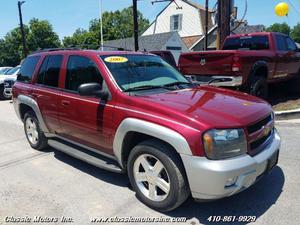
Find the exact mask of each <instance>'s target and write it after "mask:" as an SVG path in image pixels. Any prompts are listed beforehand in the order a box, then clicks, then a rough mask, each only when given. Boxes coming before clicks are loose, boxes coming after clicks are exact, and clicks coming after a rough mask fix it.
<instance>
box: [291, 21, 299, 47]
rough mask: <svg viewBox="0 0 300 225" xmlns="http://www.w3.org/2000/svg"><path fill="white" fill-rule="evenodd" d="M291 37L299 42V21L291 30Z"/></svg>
mask: <svg viewBox="0 0 300 225" xmlns="http://www.w3.org/2000/svg"><path fill="white" fill-rule="evenodd" d="M291 37H292V38H293V39H294V41H296V42H298V43H300V23H298V24H297V25H296V26H294V28H293V29H292V31H291Z"/></svg>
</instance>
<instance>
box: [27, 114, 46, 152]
mask: <svg viewBox="0 0 300 225" xmlns="http://www.w3.org/2000/svg"><path fill="white" fill-rule="evenodd" d="M24 130H25V134H26V138H27V140H28V142H29V144H30V146H31V147H32V148H34V149H36V150H39V151H41V150H44V149H45V148H46V147H47V146H48V140H47V138H46V137H45V135H44V133H43V131H42V130H41V128H40V125H39V121H38V119H37V118H36V115H35V114H34V112H33V111H28V112H26V114H25V116H24Z"/></svg>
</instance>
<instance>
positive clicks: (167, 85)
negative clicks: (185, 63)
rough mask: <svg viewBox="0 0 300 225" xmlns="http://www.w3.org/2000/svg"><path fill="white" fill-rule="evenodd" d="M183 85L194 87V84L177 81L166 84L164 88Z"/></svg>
mask: <svg viewBox="0 0 300 225" xmlns="http://www.w3.org/2000/svg"><path fill="white" fill-rule="evenodd" d="M181 84H187V85H193V84H192V83H190V82H186V81H176V82H173V83H169V84H165V85H164V86H165V87H170V86H177V85H181Z"/></svg>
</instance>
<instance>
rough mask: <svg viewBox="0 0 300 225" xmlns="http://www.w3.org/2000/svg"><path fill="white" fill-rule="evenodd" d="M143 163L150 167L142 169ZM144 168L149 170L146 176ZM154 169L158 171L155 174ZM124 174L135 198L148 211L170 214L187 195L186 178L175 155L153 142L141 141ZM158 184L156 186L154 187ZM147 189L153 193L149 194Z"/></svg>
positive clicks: (165, 147) (134, 149) (130, 157)
mask: <svg viewBox="0 0 300 225" xmlns="http://www.w3.org/2000/svg"><path fill="white" fill-rule="evenodd" d="M144 159H146V161H144ZM145 162H148V166H149V165H150V166H149V167H148V166H145V165H147V163H145ZM142 164H143V165H142ZM154 165H155V166H154ZM156 165H160V166H157V167H156ZM145 167H146V168H147V167H148V168H150V170H148V171H149V172H148V173H146V172H145V171H146V169H145ZM155 168H160V170H159V169H158V170H156V171H155ZM127 171H128V176H129V180H130V183H131V185H132V187H133V190H134V191H135V192H136V196H137V198H138V199H139V200H140V201H141V202H143V203H144V204H145V205H147V206H149V207H150V208H152V209H155V210H158V211H162V212H167V211H171V210H173V209H175V208H177V207H179V206H180V205H181V204H182V203H183V202H184V201H185V200H186V199H187V198H188V197H189V195H190V189H189V186H188V182H187V178H186V174H185V171H184V168H183V165H182V163H181V161H180V159H179V157H178V155H176V153H175V152H174V150H173V149H171V148H170V147H169V146H167V145H165V144H163V143H160V142H158V141H156V140H148V141H144V142H142V143H140V144H138V145H137V146H135V147H134V148H133V149H132V151H131V152H130V155H129V158H128V163H127ZM137 171H138V172H137ZM145 174H148V177H147V175H145ZM138 179H139V180H140V181H138ZM162 180H164V182H162ZM158 181H159V185H156V184H157V183H158ZM153 186H154V187H153ZM151 187H152V188H151ZM161 187H162V188H161ZM168 187H169V188H168ZM150 189H151V190H154V191H151V192H150ZM163 189H164V190H163ZM150 193H154V194H152V195H151V194H150Z"/></svg>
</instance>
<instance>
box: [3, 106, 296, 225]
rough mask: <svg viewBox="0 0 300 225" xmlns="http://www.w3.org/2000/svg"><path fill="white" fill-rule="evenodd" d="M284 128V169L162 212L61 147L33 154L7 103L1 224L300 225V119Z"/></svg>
mask: <svg viewBox="0 0 300 225" xmlns="http://www.w3.org/2000/svg"><path fill="white" fill-rule="evenodd" d="M277 128H278V130H279V132H280V134H281V136H282V140H283V142H282V149H281V153H280V159H279V164H278V166H277V167H275V168H274V170H273V171H272V172H271V173H270V174H269V175H268V176H266V177H264V178H263V179H262V180H260V181H259V182H258V183H257V184H256V185H254V186H252V187H251V188H249V189H248V190H246V191H244V192H242V193H240V194H238V195H235V196H232V197H230V198H226V199H223V200H219V201H215V202H209V203H195V202H194V201H193V200H192V199H190V200H188V201H187V202H186V203H185V204H184V205H182V206H181V207H180V208H178V209H176V210H175V211H173V212H170V213H159V212H156V211H153V210H151V209H149V208H148V207H146V206H144V205H143V204H142V203H140V202H139V201H138V200H137V199H136V197H135V194H134V192H133V191H131V190H130V188H129V181H128V178H127V177H126V176H125V175H118V174H114V173H110V172H106V171H104V170H101V169H98V168H96V167H93V166H90V165H88V164H86V163H84V162H81V161H79V160H76V159H73V158H72V157H69V156H67V155H65V154H63V153H60V152H57V151H55V150H54V149H49V151H47V152H42V153H41V152H36V151H34V150H33V149H31V148H30V146H29V144H28V143H27V140H26V138H25V135H24V131H23V125H22V123H21V122H20V121H19V120H18V119H17V117H16V115H15V112H14V110H13V106H12V104H11V103H10V102H9V101H0V224H1V225H4V224H18V225H20V224H76V225H77V224H78V225H86V224H91V223H90V221H91V219H92V218H101V217H115V216H118V217H123V216H124V217H128V216H132V217H151V218H153V217H159V218H161V217H163V218H173V217H186V218H187V219H188V221H187V222H186V223H182V224H192V225H195V224H199V223H200V224H208V223H209V222H208V221H207V219H208V218H209V217H210V216H256V218H257V220H256V222H255V224H286V225H288V224H293V225H294V224H299V222H300V221H299V218H300V217H299V215H300V194H299V193H300V151H299V146H300V141H299V140H300V139H299V137H300V121H299V120H294V121H292V122H282V121H281V122H280V123H278V124H277ZM7 216H9V217H12V216H13V217H14V218H18V217H26V216H27V217H28V218H33V217H35V216H41V217H48V218H58V219H59V220H60V219H61V218H62V217H68V218H70V220H71V222H70V223H62V222H58V223H33V222H30V223H11V222H5V219H6V217H7ZM94 224H103V223H94ZM112 224H124V223H121V222H120V223H112ZM135 224H142V223H135ZM147 224H167V223H147ZM170 224H171V223H170ZM176 224H181V223H176ZM217 224H222V223H220V222H219V223H217ZM227 224H228V223H227Z"/></svg>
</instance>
